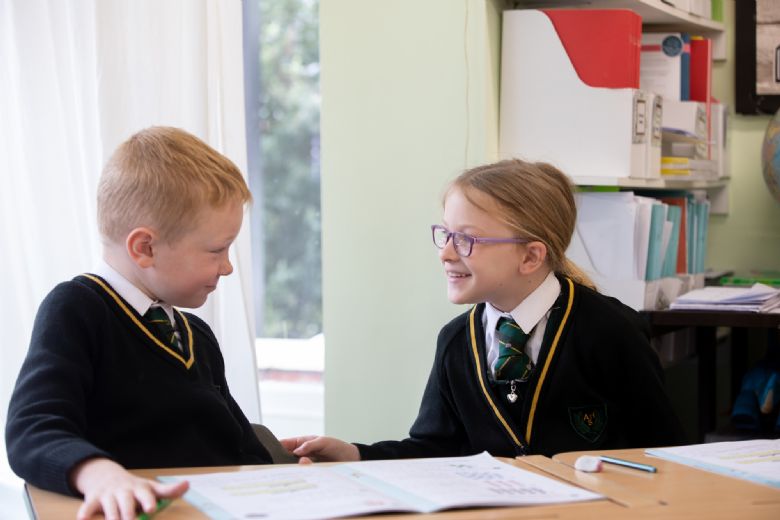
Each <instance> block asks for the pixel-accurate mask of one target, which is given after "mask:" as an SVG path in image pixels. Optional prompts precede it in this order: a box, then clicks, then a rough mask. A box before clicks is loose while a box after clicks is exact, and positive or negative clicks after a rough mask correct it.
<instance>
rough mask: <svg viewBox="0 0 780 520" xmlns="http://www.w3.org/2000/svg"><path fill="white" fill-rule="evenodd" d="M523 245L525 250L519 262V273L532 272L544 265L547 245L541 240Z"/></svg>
mask: <svg viewBox="0 0 780 520" xmlns="http://www.w3.org/2000/svg"><path fill="white" fill-rule="evenodd" d="M523 247H524V249H525V252H524V253H523V255H522V258H521V262H520V274H533V273H535V272H536V271H538V270H539V269H541V268H542V266H544V265H545V260H547V246H546V245H544V243H542V242H538V241H533V242H528V243H527V244H525V245H524V246H523Z"/></svg>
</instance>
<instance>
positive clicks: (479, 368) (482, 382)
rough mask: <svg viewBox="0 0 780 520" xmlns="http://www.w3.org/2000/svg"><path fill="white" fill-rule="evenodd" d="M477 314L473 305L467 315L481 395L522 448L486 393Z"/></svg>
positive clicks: (521, 444) (521, 445)
mask: <svg viewBox="0 0 780 520" xmlns="http://www.w3.org/2000/svg"><path fill="white" fill-rule="evenodd" d="M476 312H477V306H476V305H475V306H474V308H473V309H471V314H470V315H469V325H470V328H471V350H472V352H473V353H474V364H475V365H476V367H477V379H479V386H481V387H482V393H483V394H484V395H485V399H487V402H488V404H490V407H491V408H492V409H493V413H494V414H496V417H498V420H499V421H501V424H502V425H503V426H504V429H505V430H506V431H507V433H509V436H510V437H512V440H513V441H515V444H517V445H518V446H520V447H521V448H523V447H524V446H523V443H522V442H520V440H519V439H518V438H517V436H516V435H515V432H513V431H512V428H510V427H509V424H507V422H506V419H504V416H503V415H501V412H499V411H498V407H497V406H496V404H495V403H494V402H493V399H491V397H490V394H489V393H488V391H487V387H486V386H485V379H484V378H483V377H482V364H481V363H480V362H479V350H478V349H477V335H476V332H475V330H476V328H475V327H474V314H476Z"/></svg>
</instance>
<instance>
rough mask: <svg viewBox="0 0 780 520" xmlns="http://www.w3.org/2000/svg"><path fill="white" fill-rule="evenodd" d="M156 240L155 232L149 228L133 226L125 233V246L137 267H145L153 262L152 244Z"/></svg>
mask: <svg viewBox="0 0 780 520" xmlns="http://www.w3.org/2000/svg"><path fill="white" fill-rule="evenodd" d="M156 240H157V234H156V233H155V232H154V231H152V230H151V229H149V228H146V227H139V228H135V229H133V230H132V231H130V233H129V234H128V235H127V240H126V241H125V247H126V248H127V254H128V255H129V256H130V259H131V260H132V261H133V262H135V263H136V265H138V267H141V268H146V267H151V266H152V265H153V264H154V248H153V247H152V245H153V244H154V242H155V241H156Z"/></svg>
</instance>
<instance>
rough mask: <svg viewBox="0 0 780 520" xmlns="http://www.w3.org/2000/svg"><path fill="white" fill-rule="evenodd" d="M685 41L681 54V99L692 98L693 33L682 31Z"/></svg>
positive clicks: (681, 35)
mask: <svg viewBox="0 0 780 520" xmlns="http://www.w3.org/2000/svg"><path fill="white" fill-rule="evenodd" d="M680 37H681V38H682V41H683V47H682V54H681V55H680V101H689V100H690V99H691V35H690V34H688V33H680Z"/></svg>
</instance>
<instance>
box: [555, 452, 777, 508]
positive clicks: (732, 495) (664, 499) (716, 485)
mask: <svg viewBox="0 0 780 520" xmlns="http://www.w3.org/2000/svg"><path fill="white" fill-rule="evenodd" d="M581 455H610V456H612V457H617V458H620V459H624V460H630V461H632V462H639V463H643V464H650V465H652V466H655V467H656V468H658V472H657V473H647V472H644V471H638V470H634V469H630V468H624V467H621V466H615V465H613V464H604V467H603V470H602V472H601V473H593V474H588V473H581V472H577V471H573V470H572V471H571V473H574V477H573V480H569V479H564V480H567V481H569V482H571V483H579V484H580V485H581V487H584V488H586V489H589V490H591V491H595V492H596V493H601V494H607V495H609V496H610V497H612V498H613V500H615V499H623V500H628V501H630V500H636V499H637V497H640V498H642V499H645V500H646V499H647V498H652V499H654V500H656V501H658V503H659V506H654V507H649V508H643V509H644V511H643V512H642V514H643V515H644V514H646V515H648V516H655V514H656V513H658V514H660V515H664V518H667V516H666V515H671V516H668V517H669V518H677V517H680V518H736V519H742V520H746V519H760V518H767V519H769V518H773V519H775V520H777V519H778V518H780V489H777V488H773V487H770V486H765V485H761V484H755V483H753V482H749V481H747V480H742V479H737V478H731V477H725V476H722V475H719V474H717V473H711V472H708V471H703V470H699V469H696V468H692V467H689V466H685V465H682V464H677V463H675V462H671V461H668V460H665V459H659V458H656V457H650V456H647V455H645V454H644V450H642V449H632V450H610V451H603V452H595V451H591V452H588V451H581V452H571V453H561V454H558V455H555V456H554V457H553V459H552V460H553V461H554V462H556V463H560V464H562V465H565V466H566V467H567V468H571V467H573V466H574V462H575V461H576V460H577V458H578V457H579V456H581ZM590 477H596V478H595V479H591V478H590ZM664 510H665V511H667V512H668V513H662V512H659V511H664ZM635 511H637V508H634V509H632V514H633V512H635Z"/></svg>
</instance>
